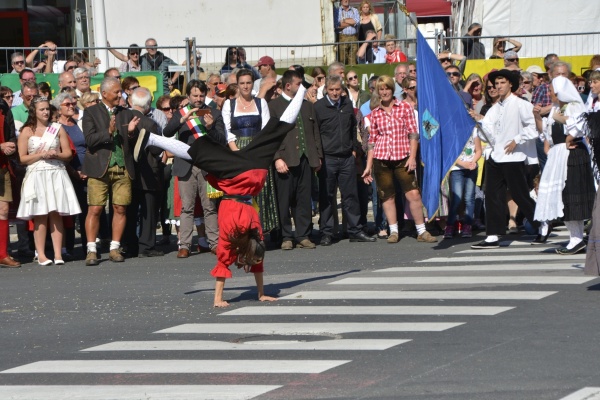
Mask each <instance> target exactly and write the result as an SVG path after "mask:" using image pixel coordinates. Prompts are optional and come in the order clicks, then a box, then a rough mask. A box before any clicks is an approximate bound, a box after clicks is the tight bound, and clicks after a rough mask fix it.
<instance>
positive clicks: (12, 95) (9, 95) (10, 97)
mask: <svg viewBox="0 0 600 400" xmlns="http://www.w3.org/2000/svg"><path fill="white" fill-rule="evenodd" d="M13 97H15V95H14V94H5V95H4V96H2V98H3V99H7V100H8V99H12V98H13Z"/></svg>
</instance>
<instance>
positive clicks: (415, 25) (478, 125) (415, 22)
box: [398, 1, 494, 151]
mask: <svg viewBox="0 0 600 400" xmlns="http://www.w3.org/2000/svg"><path fill="white" fill-rule="evenodd" d="M398 8H399V9H400V11H402V12H403V13H404V15H406V16H407V17H408V19H409V20H410V22H411V23H412V24H413V26H414V27H415V29H417V30H418V29H419V24H418V23H417V20H416V19H415V18H414V17H413V16H412V15H410V12H409V11H408V8H406V5H404V4H402V3H400V2H399V1H398ZM418 61H419V60H417V62H418ZM459 97H460V96H459ZM418 98H419V95H418V94H417V101H418ZM460 99H461V101H462V102H463V104H464V105H465V107H467V110H468V109H469V106H468V104H467V103H466V102H465V100H464V99H463V98H462V97H460ZM469 115H470V114H469ZM471 118H473V117H471ZM473 121H475V127H476V128H477V130H478V132H479V133H481V136H483V138H484V139H485V141H486V142H487V143H488V144H489V145H490V146H491V147H492V151H494V145H493V144H492V142H490V139H489V138H488V137H487V135H486V134H485V131H484V130H483V128H482V127H481V124H480V123H479V121H477V120H476V119H475V118H473Z"/></svg>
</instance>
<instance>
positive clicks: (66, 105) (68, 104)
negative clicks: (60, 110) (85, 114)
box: [61, 102, 77, 107]
mask: <svg viewBox="0 0 600 400" xmlns="http://www.w3.org/2000/svg"><path fill="white" fill-rule="evenodd" d="M76 105H77V103H76V102H73V103H69V102H67V103H62V104H61V106H63V107H75V106H76Z"/></svg>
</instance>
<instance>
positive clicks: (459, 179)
mask: <svg viewBox="0 0 600 400" xmlns="http://www.w3.org/2000/svg"><path fill="white" fill-rule="evenodd" d="M476 181H477V169H474V170H469V169H459V170H456V171H452V172H450V192H451V193H450V212H449V213H448V221H447V224H448V225H452V224H454V221H455V220H456V213H457V212H458V208H459V207H460V203H461V200H464V201H465V218H464V224H465V225H472V224H473V212H474V211H475V182H476ZM463 193H464V196H463Z"/></svg>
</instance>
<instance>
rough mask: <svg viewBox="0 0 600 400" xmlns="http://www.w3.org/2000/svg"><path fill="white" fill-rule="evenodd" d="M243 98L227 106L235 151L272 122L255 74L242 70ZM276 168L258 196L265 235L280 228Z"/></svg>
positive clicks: (229, 139)
mask: <svg viewBox="0 0 600 400" xmlns="http://www.w3.org/2000/svg"><path fill="white" fill-rule="evenodd" d="M236 76H237V84H238V87H239V95H238V97H237V98H236V99H231V100H227V101H225V103H224V104H223V122H224V123H225V130H226V131H227V143H228V145H229V148H231V149H232V150H234V151H237V150H241V149H243V148H244V147H246V146H248V144H250V143H251V142H252V140H253V139H254V137H255V136H256V134H257V133H258V132H260V131H261V130H262V129H263V128H264V127H265V126H266V125H267V122H269V119H270V118H271V114H270V113H269V107H268V105H267V102H266V101H265V99H260V98H258V97H254V96H253V95H252V85H253V82H254V76H253V75H252V71H250V70H247V69H241V70H239V71H238V73H237V75H236ZM272 169H273V168H272V167H270V168H269V170H268V171H269V172H268V174H267V181H266V183H265V186H264V187H263V189H262V190H261V191H260V193H259V194H258V196H256V198H255V201H256V203H257V205H258V208H259V215H260V221H261V225H262V227H263V230H264V231H265V232H270V231H272V230H273V229H276V228H279V214H278V211H277V197H276V194H275V183H274V180H273V172H272Z"/></svg>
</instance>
